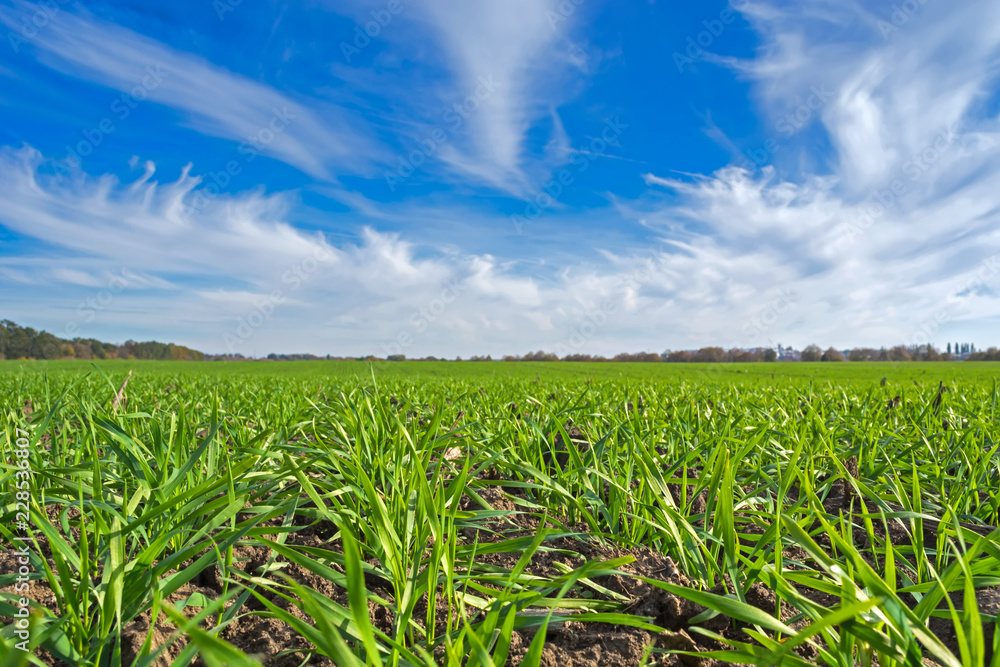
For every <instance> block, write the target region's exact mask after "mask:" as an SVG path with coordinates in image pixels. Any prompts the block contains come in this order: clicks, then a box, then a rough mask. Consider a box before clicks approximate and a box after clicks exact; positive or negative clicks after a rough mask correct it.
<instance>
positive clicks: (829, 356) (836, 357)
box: [820, 347, 844, 361]
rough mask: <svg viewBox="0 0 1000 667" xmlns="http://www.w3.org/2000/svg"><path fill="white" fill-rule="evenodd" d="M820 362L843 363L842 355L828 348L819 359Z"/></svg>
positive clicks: (838, 351) (836, 350)
mask: <svg viewBox="0 0 1000 667" xmlns="http://www.w3.org/2000/svg"><path fill="white" fill-rule="evenodd" d="M820 361H844V355H843V353H842V352H841V351H840V350H838V349H835V348H833V347H829V348H827V350H826V352H824V353H823V356H822V357H820Z"/></svg>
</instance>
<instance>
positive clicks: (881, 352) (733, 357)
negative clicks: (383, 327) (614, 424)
mask: <svg viewBox="0 0 1000 667" xmlns="http://www.w3.org/2000/svg"><path fill="white" fill-rule="evenodd" d="M950 347H951V346H950V345H949V349H950ZM956 349H957V348H956ZM972 349H975V348H972ZM404 359H406V357H405V356H404V355H398V354H397V355H390V356H389V357H388V358H387V360H388V361H402V360H404ZM429 359H431V360H433V359H434V358H433V357H429ZM956 359H965V360H967V361H1000V351H998V350H997V348H994V347H991V348H990V349H989V350H987V351H986V352H982V351H979V352H972V353H968V351H967V350H966V354H964V355H959V356H954V355H952V354H950V353H949V352H940V351H939V350H937V349H936V348H935V347H934V346H932V345H910V346H906V345H897V346H895V347H891V348H888V349H887V348H879V349H875V348H855V349H853V350H838V349H836V348H833V347H830V348H827V349H826V350H823V349H822V348H820V347H819V346H818V345H809V346H807V347H806V348H805V349H803V350H802V351H801V352H798V351H796V350H792V349H791V348H783V349H782V348H780V347H779V349H778V350H777V351H776V350H774V349H772V348H769V347H761V348H754V349H751V350H742V349H737V348H733V349H730V350H726V349H723V348H721V347H703V348H701V349H698V350H673V351H671V350H667V351H665V352H662V353H660V354H657V353H656V352H636V353H627V352H623V353H621V354H618V355H615V356H614V357H602V356H595V355H590V354H568V355H565V356H563V357H560V356H558V355H556V354H553V353H551V352H544V351H542V350H539V351H537V352H529V353H528V354H525V355H507V356H505V357H503V358H501V359H500V360H499V361H591V362H612V363H613V362H621V361H631V362H637V361H638V362H667V363H716V364H717V363H727V362H728V363H747V362H770V361H953V360H956ZM493 360H494V359H493V357H491V356H485V357H482V356H475V357H471V358H470V359H468V361H493ZM457 361H462V359H461V357H459V358H458V359H457Z"/></svg>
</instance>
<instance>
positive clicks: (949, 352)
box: [948, 343, 951, 355]
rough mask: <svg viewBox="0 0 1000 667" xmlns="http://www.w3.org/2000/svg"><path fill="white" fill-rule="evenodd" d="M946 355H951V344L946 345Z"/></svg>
mask: <svg viewBox="0 0 1000 667" xmlns="http://www.w3.org/2000/svg"><path fill="white" fill-rule="evenodd" d="M948 354H949V355H950V354H951V343H948Z"/></svg>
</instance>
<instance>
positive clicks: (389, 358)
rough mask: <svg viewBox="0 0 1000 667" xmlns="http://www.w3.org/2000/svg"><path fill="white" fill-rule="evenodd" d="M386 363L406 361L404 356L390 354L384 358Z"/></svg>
mask: <svg viewBox="0 0 1000 667" xmlns="http://www.w3.org/2000/svg"><path fill="white" fill-rule="evenodd" d="M385 360H386V361H406V355H405V354H390V355H389V356H387V357H386V358H385Z"/></svg>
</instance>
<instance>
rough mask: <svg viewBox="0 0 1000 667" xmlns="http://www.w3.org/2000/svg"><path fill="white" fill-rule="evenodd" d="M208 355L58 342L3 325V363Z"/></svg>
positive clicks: (151, 346)
mask: <svg viewBox="0 0 1000 667" xmlns="http://www.w3.org/2000/svg"><path fill="white" fill-rule="evenodd" d="M204 358H205V355H204V354H203V353H201V352H198V351H197V350H192V349H189V348H186V347H184V346H183V345H174V344H173V343H158V342H156V341H148V342H145V343H139V342H136V341H134V340H129V341H126V342H125V343H124V344H123V345H115V344H114V343H103V342H101V341H99V340H94V339H93V338H74V339H73V340H65V339H63V338H57V337H56V336H53V335H52V334H50V333H49V332H48V331H35V330H34V329H32V328H31V327H22V326H19V325H17V324H15V323H14V322H11V321H10V320H3V321H2V322H0V359H159V360H174V361H201V360H203V359H204Z"/></svg>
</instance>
